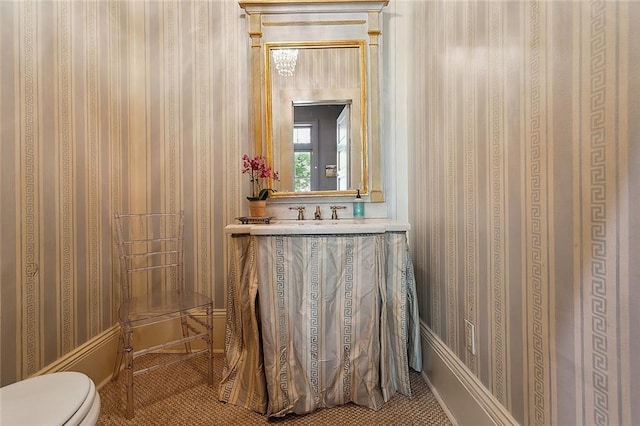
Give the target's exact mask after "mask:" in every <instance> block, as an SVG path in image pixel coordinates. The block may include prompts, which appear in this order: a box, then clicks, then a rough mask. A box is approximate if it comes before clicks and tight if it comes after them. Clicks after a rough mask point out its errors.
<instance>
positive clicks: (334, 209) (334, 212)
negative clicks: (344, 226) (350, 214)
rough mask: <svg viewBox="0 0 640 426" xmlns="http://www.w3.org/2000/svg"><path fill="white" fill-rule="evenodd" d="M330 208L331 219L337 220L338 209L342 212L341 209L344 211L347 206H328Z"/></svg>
mask: <svg viewBox="0 0 640 426" xmlns="http://www.w3.org/2000/svg"><path fill="white" fill-rule="evenodd" d="M330 208H331V219H334V220H335V219H337V218H338V209H340V210H342V209H346V208H347V206H330Z"/></svg>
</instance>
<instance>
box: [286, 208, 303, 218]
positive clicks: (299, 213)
mask: <svg viewBox="0 0 640 426" xmlns="http://www.w3.org/2000/svg"><path fill="white" fill-rule="evenodd" d="M289 210H298V220H304V206H295V207H289Z"/></svg>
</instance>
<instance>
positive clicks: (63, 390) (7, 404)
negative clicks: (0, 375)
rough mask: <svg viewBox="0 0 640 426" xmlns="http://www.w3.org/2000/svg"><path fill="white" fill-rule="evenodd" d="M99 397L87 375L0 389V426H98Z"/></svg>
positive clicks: (59, 375)
mask: <svg viewBox="0 0 640 426" xmlns="http://www.w3.org/2000/svg"><path fill="white" fill-rule="evenodd" d="M99 413H100V395H99V394H98V392H97V391H96V386H95V384H94V383H93V380H91V379H90V378H89V377H88V376H87V375H85V374H82V373H77V372H73V371H64V372H60V373H51V374H44V375H42V376H36V377H32V378H29V379H25V380H21V381H19V382H16V383H13V384H10V385H7V386H5V387H3V388H0V425H2V426H14V425H16V426H17V425H20V426H23V425H29V426H38V425H43V426H44V425H47V426H60V425H65V426H67V425H69V426H73V425H95V424H96V422H97V421H98V414H99Z"/></svg>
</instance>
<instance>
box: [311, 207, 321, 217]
mask: <svg viewBox="0 0 640 426" xmlns="http://www.w3.org/2000/svg"><path fill="white" fill-rule="evenodd" d="M313 219H314V220H322V212H321V211H320V206H316V211H315V213H313Z"/></svg>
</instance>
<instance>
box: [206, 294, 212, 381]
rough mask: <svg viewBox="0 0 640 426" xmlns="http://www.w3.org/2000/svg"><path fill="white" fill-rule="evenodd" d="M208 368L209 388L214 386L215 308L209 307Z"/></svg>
mask: <svg viewBox="0 0 640 426" xmlns="http://www.w3.org/2000/svg"><path fill="white" fill-rule="evenodd" d="M207 333H208V339H207V345H208V346H209V347H208V350H207V366H208V369H209V372H208V381H209V386H213V306H211V305H209V306H207Z"/></svg>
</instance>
